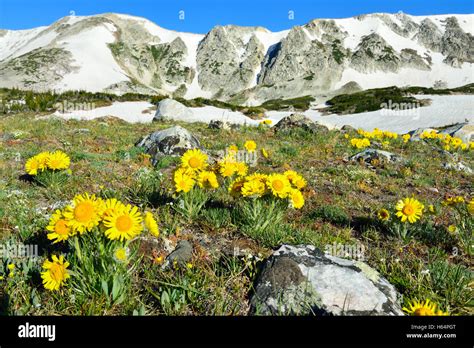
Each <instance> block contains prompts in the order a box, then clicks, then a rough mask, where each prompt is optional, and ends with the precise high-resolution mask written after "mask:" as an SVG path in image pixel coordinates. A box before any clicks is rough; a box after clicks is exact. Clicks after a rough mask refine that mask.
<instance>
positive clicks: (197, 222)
mask: <svg viewBox="0 0 474 348" xmlns="http://www.w3.org/2000/svg"><path fill="white" fill-rule="evenodd" d="M2 93H5V91H4V90H3V91H2ZM9 93H13V92H11V91H10V92H9ZM14 93H17V94H16V95H14V97H15V98H18V97H19V95H21V93H23V92H20V91H16V92H14ZM69 95H70V96H73V97H75V98H78V100H81V101H84V100H85V101H89V100H90V99H88V98H95V97H99V96H100V97H104V101H109V100H108V99H107V98H106V97H107V95H101V94H84V93H82V92H75V93H72V92H71V94H69ZM35 97H36V96H35ZM129 97H130V98H132V97H134V96H133V95H131V96H129ZM138 97H141V96H138ZM138 97H137V98H138ZM155 98H158V97H155ZM196 102H202V103H203V104H204V103H207V101H206V100H199V101H196ZM204 105H207V104H204ZM35 116H36V112H21V113H18V114H12V115H6V116H3V117H1V118H0V134H1V135H3V134H14V135H15V136H14V137H13V138H12V137H5V138H3V137H2V136H1V135H0V242H1V243H7V242H8V243H25V244H37V245H39V250H40V257H39V259H38V260H31V259H19V260H18V259H15V260H8V259H5V260H3V261H2V263H1V264H0V276H1V277H3V278H1V280H0V313H2V314H7V315H18V314H23V315H57V314H61V315H133V314H135V315H143V314H146V315H160V314H168V315H192V314H194V315H196V314H197V315H212V314H216V315H244V314H246V313H247V310H248V301H249V293H251V291H252V284H253V282H254V280H255V279H256V276H257V271H256V270H257V269H258V266H259V262H260V261H261V259H262V258H264V257H265V256H267V255H269V253H270V252H271V250H272V248H274V247H277V246H278V245H279V244H281V243H290V244H311V245H314V246H316V247H318V248H320V249H322V250H324V248H325V246H326V245H327V244H332V243H334V242H337V243H346V244H354V243H362V244H363V245H364V247H365V250H366V251H367V255H365V256H366V262H367V263H368V264H369V265H370V266H372V267H374V268H375V269H377V270H378V271H379V272H380V273H381V274H382V275H383V276H384V277H386V278H387V279H388V281H390V282H391V283H392V284H394V285H395V287H396V288H397V290H398V291H400V292H401V294H402V295H403V303H405V304H406V303H407V301H409V300H411V299H414V298H418V299H420V300H422V299H425V298H430V299H431V300H433V301H435V302H436V303H439V304H440V306H442V308H443V309H444V310H447V311H449V312H450V313H451V314H454V315H466V314H471V315H472V314H473V312H472V308H473V303H472V280H473V276H472V270H471V269H470V268H471V267H472V260H471V259H472V258H471V257H469V255H467V253H466V252H465V250H466V247H465V245H466V244H469V241H471V244H472V235H469V234H468V233H467V232H469V231H468V229H469V228H470V227H469V226H471V225H469V223H472V222H469V220H468V219H469V217H466V211H465V210H463V211H462V212H460V213H456V211H455V210H454V208H452V207H446V206H445V205H443V201H444V199H445V197H448V196H463V197H464V198H465V200H466V201H468V200H469V199H472V192H473V185H472V177H471V176H469V175H467V174H464V173H462V172H456V171H447V170H445V169H443V168H442V166H441V164H442V163H443V162H444V161H445V158H444V157H443V154H441V153H440V152H437V151H433V148H432V146H430V145H428V144H427V143H425V142H407V143H404V142H403V140H402V139H400V137H398V138H397V139H393V140H391V141H390V143H389V144H388V145H387V146H388V148H387V149H388V150H389V151H391V152H394V153H396V154H398V155H400V156H402V157H403V158H404V159H405V160H406V162H405V161H402V162H400V163H391V162H388V163H387V162H384V163H375V162H374V163H372V165H371V168H370V169H369V168H368V167H367V166H366V165H364V164H363V163H351V162H347V161H346V160H344V158H345V157H346V156H347V155H348V154H349V155H350V154H353V153H355V152H356V151H358V150H357V149H354V148H353V147H351V145H350V142H349V139H346V138H345V137H344V134H342V133H341V132H339V131H330V132H327V133H316V134H311V135H310V136H304V137H303V136H301V137H295V136H294V135H292V134H285V133H278V134H275V133H274V132H273V131H272V130H271V129H267V128H262V127H239V128H236V129H231V130H218V131H216V130H211V129H208V128H207V125H206V124H200V123H195V124H184V123H178V124H180V125H182V126H184V127H185V128H187V129H188V130H189V131H190V132H192V133H193V134H195V135H196V136H197V137H198V138H199V139H200V140H201V142H202V144H203V145H204V146H205V148H206V149H207V150H208V151H209V153H211V154H212V153H215V152H216V151H219V150H222V149H224V148H226V147H227V146H229V145H230V144H236V145H238V146H239V147H240V148H242V145H243V144H244V142H245V141H246V140H249V139H254V140H255V141H256V142H257V145H258V148H259V149H260V148H265V149H266V150H267V152H268V153H269V157H268V158H263V157H262V158H259V159H258V162H257V164H256V167H255V168H252V171H253V170H255V171H259V172H262V173H272V172H283V171H285V170H287V169H288V168H291V169H294V170H296V171H298V172H299V173H300V174H301V175H302V176H303V177H304V178H305V179H306V181H307V187H305V188H304V190H303V194H304V198H305V205H304V206H303V207H302V209H300V210H289V209H288V208H287V207H285V214H281V210H280V209H282V208H281V207H278V206H274V207H271V209H270V210H269V209H268V207H267V206H262V207H260V206H255V205H249V204H245V203H242V206H239V207H238V208H239V209H236V206H235V205H233V203H232V201H230V200H229V198H228V194H227V195H224V194H222V195H219V194H216V195H214V196H213V197H211V199H209V197H207V196H206V197H204V196H202V197H193V196H188V197H187V198H185V199H186V200H185V201H183V202H182V204H181V203H180V204H176V201H173V199H172V193H170V192H169V191H168V190H166V188H167V187H169V186H166V184H167V183H168V185H169V184H170V181H171V180H170V175H171V173H172V171H173V170H174V168H175V167H176V165H177V163H178V162H179V158H173V157H164V158H162V160H161V161H160V162H159V163H158V165H157V167H155V168H153V167H152V166H151V165H150V159H149V157H147V156H146V155H145V154H143V152H142V149H140V148H136V147H135V146H134V144H135V143H136V141H137V140H138V139H140V138H141V137H143V136H145V135H147V134H149V133H150V132H153V131H155V130H159V129H164V128H167V127H170V126H172V125H174V124H176V123H169V122H163V123H153V124H127V123H125V122H120V121H117V120H114V119H109V120H95V121H77V120H69V121H65V120H57V119H35ZM84 128H87V129H88V130H89V131H88V132H86V133H82V132H77V130H78V129H84ZM350 135H351V136H357V134H356V133H354V134H350ZM56 149H61V150H62V151H64V152H66V153H67V154H69V156H70V157H71V167H70V168H71V170H72V173H71V174H70V176H68V178H67V179H66V180H64V181H61V184H60V188H57V187H55V186H54V185H41V184H37V183H35V182H32V181H30V180H28V178H26V177H25V168H24V164H25V161H26V159H27V158H29V157H31V156H32V155H34V154H36V153H38V152H39V151H53V150H56ZM459 156H460V157H461V158H462V160H463V161H464V162H465V163H467V165H469V166H471V167H474V155H473V151H465V152H462V153H461V152H460V153H459ZM428 158H429V160H427V159H428ZM222 188H223V189H224V187H222ZM224 191H225V193H227V191H226V190H223V192H224ZM83 192H89V193H91V194H96V195H98V196H100V197H102V198H104V199H105V198H112V197H115V198H117V199H120V200H123V201H124V202H131V203H133V204H135V205H137V206H139V207H140V209H141V210H142V211H150V212H152V213H153V215H154V216H155V217H156V218H157V219H158V224H159V228H160V236H159V237H152V236H150V235H144V236H143V238H139V239H136V240H135V241H134V242H133V243H131V244H130V245H129V248H130V252H131V255H136V258H135V259H134V260H138V261H136V262H133V263H130V264H128V265H126V266H123V267H118V265H117V264H116V263H115V262H116V261H115V260H113V259H107V262H106V263H103V264H95V261H96V260H97V258H93V257H92V254H91V255H86V256H85V257H84V261H83V264H84V268H83V269H81V272H83V273H84V279H87V284H89V286H87V284H86V283H82V284H79V283H77V282H72V281H71V282H70V283H69V284H68V285H67V286H66V287H64V288H63V289H62V290H61V291H62V292H61V293H55V292H51V291H48V290H45V289H44V288H43V287H42V286H41V279H40V278H39V272H41V264H42V262H43V261H44V259H45V255H46V254H49V253H50V251H51V250H54V251H56V252H59V253H66V252H67V250H66V249H62V248H64V246H61V244H59V243H58V244H56V245H54V246H53V245H51V242H50V241H48V240H46V238H45V234H46V231H45V226H46V225H47V224H48V220H49V216H50V214H52V213H53V212H54V210H55V209H56V208H58V207H61V206H62V205H64V204H65V203H64V202H68V201H69V200H70V199H71V197H74V195H76V194H79V193H83ZM413 195H415V196H416V198H417V199H418V200H419V201H420V202H422V203H423V204H424V206H425V208H426V209H428V206H429V205H433V206H434V209H433V211H434V212H435V213H429V212H428V210H426V211H425V212H423V216H422V221H423V219H426V220H429V221H430V223H429V224H428V223H424V222H423V223H421V222H420V223H419V224H417V225H416V226H417V228H416V233H413V234H407V235H405V236H404V237H403V238H402V237H400V236H397V235H396V234H392V233H390V231H388V230H387V229H386V228H384V227H383V226H381V224H380V222H379V220H378V218H377V212H378V211H379V210H380V209H381V208H388V209H390V211H391V212H392V211H393V205H395V203H396V202H397V201H398V200H399V199H402V198H404V197H412V196H413ZM470 195H471V196H470ZM173 202H175V204H170V203H173ZM390 207H391V208H390ZM461 213H462V214H464V215H460V214H461ZM392 214H393V213H392ZM430 214H432V215H430ZM392 218H394V219H397V218H396V217H395V216H392ZM471 220H472V219H471ZM451 225H455V227H456V230H454V229H453V228H451V231H450V230H449V229H448V227H449V226H451ZM469 238H471V239H469ZM182 239H186V240H189V241H190V242H191V243H192V244H193V246H194V253H193V258H192V260H191V261H190V266H189V267H188V266H185V267H180V268H179V269H177V270H172V269H162V267H161V266H162V264H161V262H162V260H163V257H166V255H167V254H166V252H165V249H166V245H168V244H166V243H175V242H176V241H177V240H182ZM165 242H166V243H165ZM84 243H91V245H92V246H89V248H92V250H95V251H94V252H95V253H97V254H99V253H107V251H108V249H100V248H97V249H94V248H93V246H94V245H97V244H96V243H94V241H93V240H91V241H88V240H84ZM234 246H238V247H239V248H241V250H246V251H245V254H244V255H233V254H232V250H233V247H234ZM84 247H86V246H84ZM229 249H230V251H229ZM216 250H217V252H216ZM135 253H136V254H135ZM249 255H253V256H252V257H250V256H249ZM104 260H105V259H104ZM75 261H77V260H75ZM10 263H14V264H15V272H14V274H13V275H12V276H11V277H9V276H8V275H9V269H8V264H10ZM88 267H89V268H91V267H92V268H93V269H94V270H96V271H97V270H100V272H99V271H97V272H96V273H93V272H89V273H88V272H87V269H88ZM94 272H95V271H94ZM74 293H76V294H77V293H83V294H84V295H83V296H73V294H74Z"/></svg>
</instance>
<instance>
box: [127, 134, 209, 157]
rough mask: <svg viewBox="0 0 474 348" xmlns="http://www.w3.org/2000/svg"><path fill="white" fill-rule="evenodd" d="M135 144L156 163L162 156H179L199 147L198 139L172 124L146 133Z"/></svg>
mask: <svg viewBox="0 0 474 348" xmlns="http://www.w3.org/2000/svg"><path fill="white" fill-rule="evenodd" d="M136 146H139V147H143V148H144V149H145V152H146V153H147V154H149V155H150V156H151V158H152V163H153V164H156V163H157V162H158V161H159V160H160V158H162V157H163V156H181V155H182V154H183V153H185V152H186V151H187V150H191V149H200V148H201V144H200V143H199V140H198V139H197V138H196V137H195V136H194V135H192V134H191V133H189V132H188V131H187V130H186V129H185V128H183V127H181V126H174V127H171V128H167V129H164V130H159V131H156V132H153V133H151V134H150V135H147V136H146V137H144V138H143V139H142V140H140V141H139V142H138V143H137V144H136Z"/></svg>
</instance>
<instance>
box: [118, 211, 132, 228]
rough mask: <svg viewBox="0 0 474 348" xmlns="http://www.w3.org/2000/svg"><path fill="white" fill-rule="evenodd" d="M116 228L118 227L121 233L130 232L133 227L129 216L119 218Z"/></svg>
mask: <svg viewBox="0 0 474 348" xmlns="http://www.w3.org/2000/svg"><path fill="white" fill-rule="evenodd" d="M115 227H117V229H118V230H119V231H128V230H130V227H132V219H130V217H129V216H127V215H122V216H119V217H118V218H117V221H116V222H115Z"/></svg>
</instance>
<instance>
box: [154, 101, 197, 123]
mask: <svg viewBox="0 0 474 348" xmlns="http://www.w3.org/2000/svg"><path fill="white" fill-rule="evenodd" d="M192 117H193V112H192V111H191V110H190V109H189V108H187V107H186V106H185V105H183V104H181V103H180V102H178V101H176V100H173V99H163V100H162V101H160V103H159V104H158V107H157V109H156V113H155V117H154V118H153V121H159V120H170V119H171V120H183V121H185V120H188V119H190V118H192Z"/></svg>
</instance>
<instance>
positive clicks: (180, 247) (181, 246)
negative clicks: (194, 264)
mask: <svg viewBox="0 0 474 348" xmlns="http://www.w3.org/2000/svg"><path fill="white" fill-rule="evenodd" d="M192 257H193V246H192V245H191V243H189V242H188V241H187V240H180V241H179V242H178V244H177V245H176V248H175V249H174V250H173V252H172V253H171V254H169V255H168V256H167V257H166V261H167V263H168V264H169V265H173V264H174V263H175V262H176V263H177V264H178V265H180V266H184V265H186V263H188V262H189V261H191V259H192Z"/></svg>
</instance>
